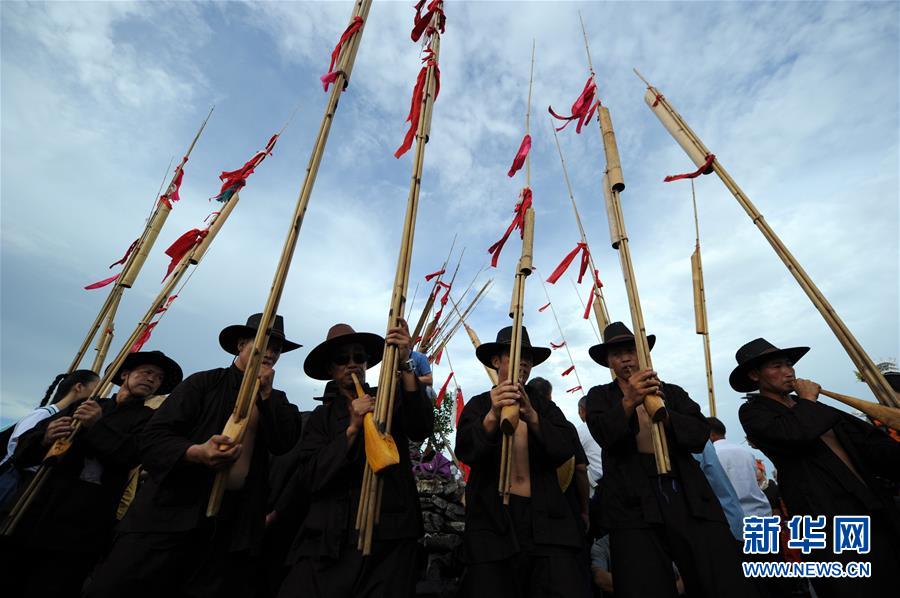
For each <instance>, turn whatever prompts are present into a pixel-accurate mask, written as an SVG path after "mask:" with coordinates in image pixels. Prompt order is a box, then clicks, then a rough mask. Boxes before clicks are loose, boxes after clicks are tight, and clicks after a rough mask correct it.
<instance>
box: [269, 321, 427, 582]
mask: <svg viewBox="0 0 900 598" xmlns="http://www.w3.org/2000/svg"><path fill="white" fill-rule="evenodd" d="M399 323H400V325H399V326H398V327H396V328H392V329H390V330H389V331H388V334H387V337H386V338H381V337H380V336H378V335H377V334H371V333H366V332H355V331H354V330H353V328H351V327H350V326H348V325H347V324H336V325H334V326H332V327H331V329H330V330H329V331H328V334H327V337H326V340H325V341H324V342H322V343H321V344H319V345H318V346H317V347H316V348H315V349H313V350H312V351H310V353H309V356H308V357H307V358H306V361H305V363H304V364H303V369H304V371H305V372H306V374H307V375H308V376H309V377H311V378H314V379H316V380H328V384H326V386H325V393H324V396H323V397H321V399H320V400H321V401H322V405H320V406H318V407H316V409H315V411H313V413H312V415H311V416H310V418H309V420H308V422H307V424H306V429H305V431H304V434H303V440H302V441H301V446H300V473H299V475H300V476H301V480H302V484H303V485H304V486H305V489H306V492H307V493H308V501H309V507H308V508H309V510H308V511H307V513H306V516H305V518H304V520H303V524H302V526H301V527H300V532H299V533H298V535H297V538H296V539H295V540H294V545H293V547H292V548H291V551H290V553H289V555H288V564H289V565H291V570H290V572H289V573H288V575H287V577H286V578H285V580H284V583H283V584H282V586H281V590H280V592H279V596H281V597H283V598H292V597H294V596H304V597H307V596H308V597H310V598H318V597H321V598H355V597H357V596H360V597H362V596H365V597H372V598H406V597H411V596H412V595H413V594H414V593H415V584H416V578H417V574H418V568H417V567H416V561H417V553H418V539H419V538H420V537H421V536H422V533H423V528H422V513H421V511H420V509H419V496H418V494H417V492H416V483H415V480H414V479H413V474H412V464H411V462H410V459H409V450H408V446H409V441H410V440H413V441H416V442H421V441H423V440H424V439H425V438H427V437H428V436H429V435H430V434H431V432H432V430H433V428H434V407H433V405H432V402H431V400H430V399H429V398H428V397H427V395H426V394H425V389H424V386H423V385H422V384H421V383H420V382H419V380H418V379H417V377H416V375H415V372H414V371H413V363H412V360H411V359H410V356H409V348H410V345H411V344H412V343H411V339H410V336H409V330H408V329H407V326H406V322H404V321H403V320H400V321H399ZM385 343H387V344H392V345H395V346H396V347H397V350H398V353H399V358H400V359H399V362H400V371H399V373H398V375H399V377H400V380H399V383H400V384H399V387H400V390H399V392H398V395H397V397H396V399H395V403H394V405H395V407H394V409H395V411H394V414H393V420H392V427H391V436H392V437H393V438H394V441H395V442H396V444H397V447H398V448H399V453H400V462H399V463H398V464H396V465H392V466H389V467H388V468H386V469H384V470H382V471H381V472H380V473H379V474H378V475H379V477H380V479H381V480H382V483H383V493H382V500H381V511H380V520H379V522H378V523H377V524H376V525H375V529H374V535H373V543H372V552H371V554H370V555H369V556H367V557H363V556H362V553H361V552H360V551H359V550H358V549H357V540H358V533H357V531H356V529H355V527H356V526H355V522H356V513H357V509H358V507H359V498H360V490H361V489H362V480H363V471H364V468H365V464H366V453H365V448H364V444H365V443H364V437H363V418H364V417H365V415H366V414H367V413H371V412H373V411H374V409H375V399H374V397H375V396H376V395H377V392H378V391H377V389H376V388H370V387H369V386H367V385H365V386H364V388H365V389H366V394H365V396H363V397H362V398H360V397H358V396H357V393H356V386H355V384H354V382H353V376H352V375H353V374H355V375H356V377H357V378H358V379H359V381H360V383H363V384H364V383H365V374H366V370H367V369H368V368H370V367H373V366H375V365H377V364H378V363H379V362H380V361H381V358H382V356H383V353H384V345H385ZM295 508H300V505H296V507H295Z"/></svg>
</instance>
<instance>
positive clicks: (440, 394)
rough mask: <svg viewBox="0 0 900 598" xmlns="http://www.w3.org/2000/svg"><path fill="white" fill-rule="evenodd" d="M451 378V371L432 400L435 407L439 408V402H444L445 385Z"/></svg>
mask: <svg viewBox="0 0 900 598" xmlns="http://www.w3.org/2000/svg"><path fill="white" fill-rule="evenodd" d="M451 378H453V372H450V374H449V375H448V376H447V379H446V380H445V381H444V385H443V386H441V391H440V392H439V393H438V395H437V399H435V401H434V406H435V408H437V409H439V408H440V406H441V403H443V402H444V397H445V396H446V395H447V385H448V384H450V379H451Z"/></svg>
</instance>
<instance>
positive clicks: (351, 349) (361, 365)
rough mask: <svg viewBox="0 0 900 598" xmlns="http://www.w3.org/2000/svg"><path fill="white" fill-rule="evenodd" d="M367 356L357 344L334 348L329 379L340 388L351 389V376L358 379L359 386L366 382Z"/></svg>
mask: <svg viewBox="0 0 900 598" xmlns="http://www.w3.org/2000/svg"><path fill="white" fill-rule="evenodd" d="M368 362H369V355H368V354H367V353H366V350H365V348H364V347H363V346H362V345H361V344H359V343H348V344H346V345H340V346H338V347H336V348H335V349H334V350H333V351H332V353H331V365H330V366H329V373H330V374H331V379H332V380H334V382H335V383H336V384H337V385H338V386H340V387H341V388H346V389H351V388H353V387H354V385H353V376H352V375H353V374H356V377H357V378H359V382H360V384H362V383H363V382H365V381H366V370H367V369H368Z"/></svg>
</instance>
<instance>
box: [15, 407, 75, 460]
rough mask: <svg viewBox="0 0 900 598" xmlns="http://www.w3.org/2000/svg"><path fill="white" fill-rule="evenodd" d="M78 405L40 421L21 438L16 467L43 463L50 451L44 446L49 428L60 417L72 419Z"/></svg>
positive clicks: (18, 445)
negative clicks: (45, 434)
mask: <svg viewBox="0 0 900 598" xmlns="http://www.w3.org/2000/svg"><path fill="white" fill-rule="evenodd" d="M76 405H77V403H76ZM76 405H70V406H69V407H67V408H66V409H64V410H63V411H60V412H59V413H55V414H53V415H51V416H50V417H48V418H46V419H43V420H41V421H39V422H38V423H37V425H36V426H34V427H33V428H31V429H30V430H28V431H27V432H24V433H22V434H21V435H20V436H19V440H18V442H17V443H16V451H15V453H13V462H14V463H15V464H16V467H20V468H25V467H32V466H34V465H40V464H41V463H42V462H43V460H44V456H46V454H47V451H49V450H50V447H49V446H44V433H45V432H46V431H47V426H49V425H50V423H51V422H53V421H54V420H56V419H59V418H60V417H66V416H68V417H71V416H72V414H73V413H75V407H76Z"/></svg>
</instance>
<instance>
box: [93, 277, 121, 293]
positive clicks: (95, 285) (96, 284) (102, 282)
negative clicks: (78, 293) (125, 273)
mask: <svg viewBox="0 0 900 598" xmlns="http://www.w3.org/2000/svg"><path fill="white" fill-rule="evenodd" d="M120 276H122V273H121V272H119V273H118V274H116V275H115V276H110V277H109V278H104V279H103V280H100V281H98V282H94V283H91V284H89V285H87V286H86V287H84V290H85V291H93V290H94V289H102V288H103V287H105V286H106V285H108V284H109V283H111V282H115V281H116V280H117V279H118V278H119V277H120Z"/></svg>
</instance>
